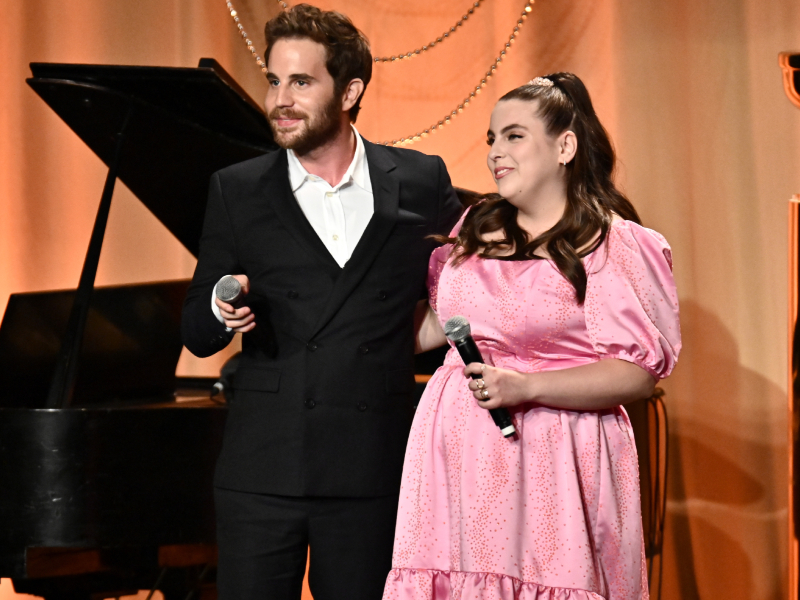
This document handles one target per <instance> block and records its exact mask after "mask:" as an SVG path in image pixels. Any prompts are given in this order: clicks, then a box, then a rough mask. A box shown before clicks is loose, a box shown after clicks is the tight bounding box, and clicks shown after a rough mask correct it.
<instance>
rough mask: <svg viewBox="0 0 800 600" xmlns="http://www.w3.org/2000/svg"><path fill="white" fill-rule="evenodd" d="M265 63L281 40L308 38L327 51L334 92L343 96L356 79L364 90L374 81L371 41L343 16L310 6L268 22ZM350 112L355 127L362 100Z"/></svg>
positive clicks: (305, 5)
mask: <svg viewBox="0 0 800 600" xmlns="http://www.w3.org/2000/svg"><path fill="white" fill-rule="evenodd" d="M264 34H265V36H266V38H267V51H266V52H265V53H264V55H265V59H266V60H267V61H269V54H270V52H271V51H272V47H273V46H274V45H275V42H277V41H278V40H280V39H287V38H288V39H291V38H308V39H310V40H313V41H315V42H317V43H318V44H322V45H323V46H324V47H325V54H326V56H327V60H326V62H325V66H326V67H327V69H328V73H330V74H331V77H333V86H334V91H335V93H336V95H337V96H340V95H341V94H342V92H343V91H344V89H345V87H346V86H347V84H348V83H350V82H351V81H352V80H353V79H360V80H362V81H363V82H364V90H366V89H367V84H368V83H369V80H370V79H371V78H372V52H371V51H370V49H369V40H367V36H365V35H364V34H363V33H362V32H361V31H359V30H358V29H357V28H356V26H355V25H353V22H352V21H351V20H350V19H348V18H347V17H346V16H345V15H343V14H342V13H339V12H336V11H329V10H320V9H319V8H317V7H316V6H311V5H310V4H298V5H296V6H293V7H292V8H290V9H289V10H287V11H282V12H281V13H280V14H278V15H277V16H276V17H274V18H272V19H271V20H270V21H268V22H267V25H266V27H265V28H264ZM363 95H364V94H363V92H362V94H361V96H359V98H358V100H356V103H355V104H354V105H353V107H352V108H351V109H350V120H351V121H352V122H354V123H355V120H356V117H357V116H358V111H359V110H361V97H363Z"/></svg>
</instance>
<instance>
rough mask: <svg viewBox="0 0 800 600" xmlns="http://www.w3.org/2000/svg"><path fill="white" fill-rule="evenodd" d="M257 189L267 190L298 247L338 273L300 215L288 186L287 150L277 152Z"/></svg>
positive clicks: (315, 233) (272, 203)
mask: <svg viewBox="0 0 800 600" xmlns="http://www.w3.org/2000/svg"><path fill="white" fill-rule="evenodd" d="M260 189H262V190H266V193H267V194H268V196H269V198H270V204H271V205H272V206H273V208H274V210H275V213H276V214H277V216H278V219H279V220H280V222H281V224H282V225H283V226H284V227H285V228H286V229H287V230H288V231H289V233H290V234H291V235H292V237H293V238H294V239H295V241H297V243H298V244H299V245H300V246H302V247H303V248H304V249H306V250H307V251H308V252H310V253H311V254H312V255H314V256H316V257H317V258H318V259H319V260H321V261H323V262H325V263H328V264H330V265H333V266H334V267H336V269H339V268H340V267H339V264H338V263H337V262H336V260H335V259H334V258H333V256H331V253H330V252H328V249H327V248H326V247H325V244H323V243H322V240H321V239H319V236H318V235H317V232H316V231H314V228H313V227H312V226H311V223H309V222H308V219H307V218H306V216H305V215H304V214H303V209H301V208H300V205H299V204H298V203H297V199H296V198H295V197H294V193H293V192H292V186H291V184H290V183H289V163H288V160H287V157H286V150H283V149H281V150H279V151H278V152H277V156H276V158H275V160H274V161H273V162H272V165H271V166H270V165H268V166H267V167H265V169H264V173H263V174H262V175H261V187H260Z"/></svg>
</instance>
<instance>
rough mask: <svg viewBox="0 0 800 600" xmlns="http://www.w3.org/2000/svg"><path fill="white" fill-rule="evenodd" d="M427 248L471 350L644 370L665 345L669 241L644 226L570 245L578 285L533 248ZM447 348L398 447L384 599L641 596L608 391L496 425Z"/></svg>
mask: <svg viewBox="0 0 800 600" xmlns="http://www.w3.org/2000/svg"><path fill="white" fill-rule="evenodd" d="M449 251H450V246H443V247H441V248H439V249H437V250H436V251H435V252H434V253H433V255H432V256H431V261H430V270H429V281H428V284H429V290H430V298H431V304H432V306H433V307H434V310H436V313H437V315H438V317H439V320H440V321H441V322H442V323H444V322H445V321H446V320H447V319H449V318H450V317H452V316H454V315H463V316H465V317H466V318H467V319H469V321H470V323H471V325H472V333H473V337H474V338H475V340H476V342H477V344H478V346H479V347H480V349H481V352H482V353H483V356H484V359H485V360H486V361H487V362H489V363H491V364H494V365H496V366H499V367H505V368H509V369H515V370H517V371H524V372H537V371H546V370H555V369H564V368H568V367H573V366H578V365H582V364H588V363H592V362H596V361H598V360H602V359H604V358H617V359H622V360H626V361H630V362H632V363H635V364H637V365H639V366H640V367H642V368H643V369H645V370H647V371H648V372H649V373H651V374H652V375H653V376H655V377H657V378H663V377H666V376H667V375H669V373H670V372H671V371H672V369H673V367H674V366H675V361H676V360H677V357H678V354H679V352H680V347H681V341H680V326H679V321H678V300H677V294H676V290H675V283H674V280H673V277H672V263H671V253H670V249H669V246H668V245H667V243H666V240H664V238H663V237H662V236H660V235H659V234H658V233H656V232H654V231H651V230H649V229H645V228H643V227H641V226H639V225H636V224H635V223H631V222H628V221H618V222H615V223H614V224H613V225H612V227H611V229H610V230H609V234H608V238H607V243H604V244H603V245H602V246H601V247H600V248H599V249H598V250H596V251H595V252H593V253H592V254H591V255H590V256H588V257H586V259H584V264H585V266H586V270H587V275H588V287H587V294H586V301H585V303H584V304H583V305H582V306H581V305H578V304H577V302H576V300H575V294H574V289H573V288H572V287H571V286H570V284H569V283H568V282H567V281H566V280H565V279H564V277H563V276H562V275H561V274H560V273H559V272H558V270H557V268H556V267H555V265H554V264H553V263H551V262H550V261H546V260H530V261H505V260H486V259H479V258H476V257H471V258H469V259H468V260H467V261H465V262H464V263H462V264H461V265H459V266H457V267H454V266H453V265H452V264H451V263H450V262H449V261H448V253H449ZM462 368H463V364H462V363H461V360H460V358H459V356H458V354H457V353H456V352H455V350H453V349H451V350H450V352H449V353H448V355H447V358H446V360H445V364H444V365H443V366H442V367H441V368H440V369H439V370H438V371H437V372H436V374H435V375H434V376H433V377H432V378H431V380H430V382H429V383H428V386H427V388H426V391H425V394H424V395H423V397H422V400H421V402H420V405H419V407H418V409H417V413H416V416H415V419H414V424H413V427H412V431H411V436H410V439H409V443H408V448H407V450H406V461H405V467H404V472H403V482H402V488H401V493H400V508H399V514H398V522H397V530H396V536H395V546H394V558H393V569H392V571H391V573H390V574H389V577H388V578H387V582H386V588H385V592H384V600H401V599H402V600H444V599H447V600H456V599H459V600H466V599H479V600H489V599H492V600H495V599H496V600H511V599H521V600H544V599H548V600H590V599H591V600H599V599H608V600H629V599H630V600H633V599H640V598H648V592H647V577H646V570H645V558H644V545H643V539H642V521H641V507H640V500H639V474H638V466H637V458H636V447H635V445H634V441H633V433H632V431H631V426H630V422H629V421H628V417H627V415H626V413H625V410H624V409H623V408H622V407H617V408H614V409H608V410H603V411H569V410H558V409H552V408H548V407H545V406H539V405H534V404H523V405H520V406H519V407H516V408H515V409H513V410H512V415H513V417H514V423H515V425H516V428H517V431H518V432H519V437H518V438H517V439H511V440H507V439H504V438H503V437H502V435H501V434H500V432H499V430H498V428H497V427H496V426H495V425H494V423H493V422H492V419H491V417H490V415H489V413H488V412H487V411H486V410H484V409H482V408H480V407H479V406H477V402H476V401H475V399H474V398H473V397H472V394H471V392H470V391H469V389H468V388H467V381H466V380H465V379H464V377H463V375H462V373H461V370H462Z"/></svg>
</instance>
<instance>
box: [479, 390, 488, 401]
mask: <svg viewBox="0 0 800 600" xmlns="http://www.w3.org/2000/svg"><path fill="white" fill-rule="evenodd" d="M481 398H482V399H483V400H488V399H489V390H487V389H482V390H481Z"/></svg>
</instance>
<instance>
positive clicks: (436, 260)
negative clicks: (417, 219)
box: [427, 207, 471, 312]
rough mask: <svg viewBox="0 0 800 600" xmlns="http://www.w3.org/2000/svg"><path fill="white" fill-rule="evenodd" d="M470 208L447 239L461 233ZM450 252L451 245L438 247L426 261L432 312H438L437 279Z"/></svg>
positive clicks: (454, 226) (429, 300) (429, 301)
mask: <svg viewBox="0 0 800 600" xmlns="http://www.w3.org/2000/svg"><path fill="white" fill-rule="evenodd" d="M470 208H471V207H467V209H466V210H465V211H464V213H463V214H462V215H461V218H460V219H458V222H457V223H456V224H455V225H453V229H452V230H451V231H450V233H449V234H448V237H451V238H452V237H455V235H456V234H457V233H458V232H459V231H461V225H462V224H463V223H464V219H465V218H466V216H467V213H468V212H469V209H470ZM452 250H453V244H445V245H444V246H439V247H438V248H435V249H434V251H433V252H432V253H431V257H430V259H429V260H428V280H427V286H428V303H429V304H430V305H431V308H432V309H433V311H434V312H438V308H437V300H438V295H439V294H438V291H439V277H440V276H441V274H442V269H444V266H445V265H446V264H447V261H448V260H449V259H450V252H451V251H452Z"/></svg>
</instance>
